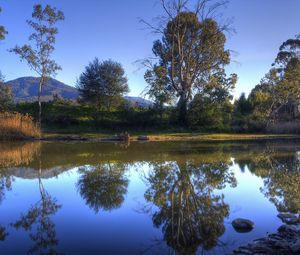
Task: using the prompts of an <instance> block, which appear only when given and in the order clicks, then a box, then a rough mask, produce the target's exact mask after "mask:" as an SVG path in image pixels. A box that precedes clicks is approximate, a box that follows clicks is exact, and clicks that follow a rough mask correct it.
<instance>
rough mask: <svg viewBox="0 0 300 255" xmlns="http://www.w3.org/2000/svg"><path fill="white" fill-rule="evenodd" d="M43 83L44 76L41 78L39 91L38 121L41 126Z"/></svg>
mask: <svg viewBox="0 0 300 255" xmlns="http://www.w3.org/2000/svg"><path fill="white" fill-rule="evenodd" d="M43 83H44V77H42V78H41V79H40V83H39V93H38V103H39V116H38V121H39V125H40V127H41V126H42V102H41V95H42V88H43Z"/></svg>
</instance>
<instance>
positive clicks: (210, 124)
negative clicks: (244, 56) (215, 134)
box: [187, 73, 237, 130]
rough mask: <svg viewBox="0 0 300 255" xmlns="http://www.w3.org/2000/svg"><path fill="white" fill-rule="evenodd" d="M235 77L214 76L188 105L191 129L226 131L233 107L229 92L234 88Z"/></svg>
mask: <svg viewBox="0 0 300 255" xmlns="http://www.w3.org/2000/svg"><path fill="white" fill-rule="evenodd" d="M236 80H237V76H236V75H232V76H231V77H230V78H226V75H225V73H223V74H215V75H213V76H211V77H210V80H209V81H208V82H207V83H206V84H205V86H203V88H202V89H201V90H199V92H198V93H197V94H196V95H195V96H194V98H193V100H192V102H191V103H190V104H189V109H188V115H187V117H188V118H187V120H188V124H189V126H191V127H194V128H195V127H196V128H199V127H204V128H208V129H219V130H220V129H221V130H224V129H228V128H229V124H230V121H231V113H232V110H233V105H232V103H231V102H230V101H231V100H232V95H231V92H232V90H233V89H234V87H235V83H236Z"/></svg>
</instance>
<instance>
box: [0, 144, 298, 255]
mask: <svg viewBox="0 0 300 255" xmlns="http://www.w3.org/2000/svg"><path fill="white" fill-rule="evenodd" d="M299 183H300V143H297V142H289V143H288V142H260V143H223V144H221V143H206V144H204V143H182V142H173V143H165V142H157V143H132V144H130V145H128V144H110V143H102V144H97V143H1V144H0V253H1V254H27V253H28V254H72V255H73V254H203V253H204V254H227V253H229V252H230V251H232V249H234V248H236V247H238V246H239V245H241V244H246V243H248V242H251V241H252V240H254V239H256V238H259V237H264V236H265V235H266V234H267V233H271V232H275V231H276V229H277V228H278V227H279V226H280V225H281V224H282V222H281V221H280V219H279V218H277V214H278V212H294V213H296V212H298V211H299V209H300V185H299ZM240 217H242V218H247V219H250V220H252V221H254V222H255V228H254V230H253V231H251V232H249V233H238V232H236V231H235V230H234V229H233V227H232V226H231V224H230V223H231V221H232V220H233V219H235V218H240Z"/></svg>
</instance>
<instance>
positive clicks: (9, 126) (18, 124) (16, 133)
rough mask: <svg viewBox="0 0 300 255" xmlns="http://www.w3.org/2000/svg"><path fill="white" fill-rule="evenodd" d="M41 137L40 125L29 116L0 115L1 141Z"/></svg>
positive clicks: (5, 113) (16, 114)
mask: <svg viewBox="0 0 300 255" xmlns="http://www.w3.org/2000/svg"><path fill="white" fill-rule="evenodd" d="M40 136H41V131H40V128H39V126H38V124H37V123H36V122H35V121H34V120H33V118H32V117H31V116H29V115H28V114H27V115H23V114H20V113H12V112H11V113H8V112H4V113H0V140H19V139H28V138H33V137H40Z"/></svg>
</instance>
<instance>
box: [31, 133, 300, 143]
mask: <svg viewBox="0 0 300 255" xmlns="http://www.w3.org/2000/svg"><path fill="white" fill-rule="evenodd" d="M297 139H299V140H300V135H277V134H203V133H202V134H201V133H170V134H150V135H143V136H140V135H136V134H134V135H132V136H129V137H125V136H122V135H121V136H120V135H119V136H113V135H108V134H107V135H104V134H97V133H94V134H59V133H55V134H51V133H46V134H45V135H44V136H43V137H42V138H38V139H34V140H37V141H86V142H136V141H138V142H250V141H252V142H256V141H257V142H261V141H278V140H281V141H282V140H287V141H289V140H297Z"/></svg>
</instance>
